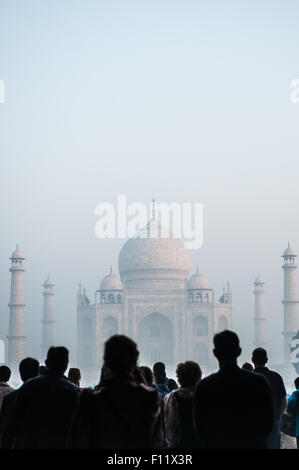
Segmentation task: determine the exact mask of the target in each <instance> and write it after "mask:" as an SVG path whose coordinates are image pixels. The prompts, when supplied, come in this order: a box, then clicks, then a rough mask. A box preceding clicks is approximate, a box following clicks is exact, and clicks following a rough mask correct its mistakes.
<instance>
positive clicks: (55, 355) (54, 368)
mask: <svg viewBox="0 0 299 470" xmlns="http://www.w3.org/2000/svg"><path fill="white" fill-rule="evenodd" d="M68 363H69V352H68V349H66V348H65V347H64V346H51V347H50V348H49V350H48V354H47V359H46V360H45V364H46V366H47V369H48V371H49V373H52V374H57V375H63V374H64V373H65V371H66V369H67V366H68Z"/></svg>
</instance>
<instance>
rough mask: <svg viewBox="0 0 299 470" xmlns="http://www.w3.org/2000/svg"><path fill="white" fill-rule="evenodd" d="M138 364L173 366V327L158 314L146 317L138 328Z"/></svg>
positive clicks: (166, 319)
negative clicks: (161, 363) (160, 362)
mask: <svg viewBox="0 0 299 470" xmlns="http://www.w3.org/2000/svg"><path fill="white" fill-rule="evenodd" d="M138 345H139V348H140V364H141V363H143V364H148V365H149V366H152V365H153V364H154V363H155V362H158V361H162V362H164V363H165V364H173V362H174V358H173V349H174V348H173V327H172V324H171V321H170V320H169V319H168V318H166V317H165V316H164V315H161V314H160V313H156V312H155V313H151V314H150V315H147V316H146V317H145V318H144V319H143V320H142V321H141V322H140V324H139V326H138Z"/></svg>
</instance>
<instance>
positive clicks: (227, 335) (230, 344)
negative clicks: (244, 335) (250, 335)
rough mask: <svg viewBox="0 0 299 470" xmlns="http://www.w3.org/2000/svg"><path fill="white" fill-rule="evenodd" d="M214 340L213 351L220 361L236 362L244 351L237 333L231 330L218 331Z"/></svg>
mask: <svg viewBox="0 0 299 470" xmlns="http://www.w3.org/2000/svg"><path fill="white" fill-rule="evenodd" d="M213 341H214V349H213V353H214V356H215V357H216V358H217V359H218V361H219V363H231V362H236V360H237V357H239V356H240V354H241V352H242V350H241V348H240V343H239V338H238V336H237V334H236V333H234V332H233V331H229V330H224V331H221V333H216V335H215V336H214V338H213Z"/></svg>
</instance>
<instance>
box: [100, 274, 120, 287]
mask: <svg viewBox="0 0 299 470" xmlns="http://www.w3.org/2000/svg"><path fill="white" fill-rule="evenodd" d="M100 290H123V283H122V281H121V280H120V278H119V277H118V276H116V275H115V274H112V273H110V274H108V275H107V276H105V277H104V279H102V281H101V284H100Z"/></svg>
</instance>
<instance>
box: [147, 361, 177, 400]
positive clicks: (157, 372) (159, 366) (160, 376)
mask: <svg viewBox="0 0 299 470" xmlns="http://www.w3.org/2000/svg"><path fill="white" fill-rule="evenodd" d="M153 374H154V378H155V386H156V388H157V390H158V392H159V394H160V396H161V397H162V398H163V397H164V396H165V395H167V394H168V393H169V392H171V391H172V390H176V389H177V388H178V384H177V383H176V381H175V380H174V379H169V378H168V377H167V376H166V368H165V364H164V362H156V363H155V364H154V365H153Z"/></svg>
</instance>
